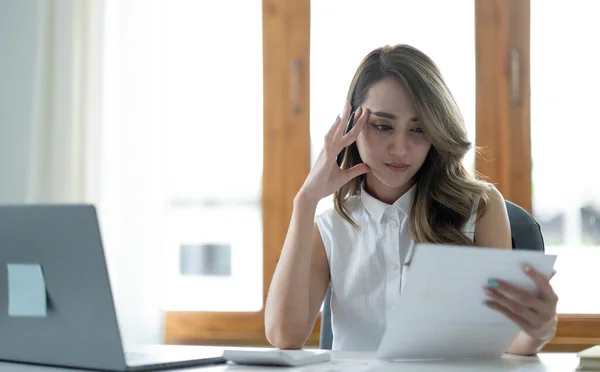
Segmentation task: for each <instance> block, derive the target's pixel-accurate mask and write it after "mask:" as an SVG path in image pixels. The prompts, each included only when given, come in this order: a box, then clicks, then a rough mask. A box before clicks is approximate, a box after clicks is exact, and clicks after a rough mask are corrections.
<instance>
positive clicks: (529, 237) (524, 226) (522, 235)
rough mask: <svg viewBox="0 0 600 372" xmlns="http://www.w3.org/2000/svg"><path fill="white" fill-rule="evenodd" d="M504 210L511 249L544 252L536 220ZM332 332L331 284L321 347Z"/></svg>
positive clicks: (513, 209) (513, 208)
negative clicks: (509, 232)
mask: <svg viewBox="0 0 600 372" xmlns="http://www.w3.org/2000/svg"><path fill="white" fill-rule="evenodd" d="M506 210H507V212H508V220H509V222H510V230H511V235H512V247H513V249H525V250H532V251H542V252H545V247H544V237H543V236H542V230H541V228H540V225H539V224H538V223H537V221H536V220H535V219H534V218H533V217H532V216H531V215H530V214H529V213H528V212H527V211H526V210H525V209H523V208H521V207H519V206H518V205H516V204H515V203H512V202H510V201H508V200H507V201H506ZM332 345H333V332H332V330H331V286H329V288H327V293H326V294H325V301H324V302H323V312H322V313H321V334H320V345H319V347H320V348H321V349H327V350H331V346H332Z"/></svg>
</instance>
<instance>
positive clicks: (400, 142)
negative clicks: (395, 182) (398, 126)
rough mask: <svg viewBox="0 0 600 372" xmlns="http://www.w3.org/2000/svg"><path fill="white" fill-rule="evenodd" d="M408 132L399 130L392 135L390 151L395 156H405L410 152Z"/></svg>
mask: <svg viewBox="0 0 600 372" xmlns="http://www.w3.org/2000/svg"><path fill="white" fill-rule="evenodd" d="M408 142H409V141H408V134H407V133H404V131H398V132H396V133H394V135H393V136H390V143H389V145H388V152H389V153H390V155H392V156H393V157H394V158H403V157H405V156H406V155H407V154H408V147H409V144H408Z"/></svg>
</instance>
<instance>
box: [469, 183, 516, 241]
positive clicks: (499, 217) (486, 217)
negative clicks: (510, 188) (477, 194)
mask: <svg viewBox="0 0 600 372" xmlns="http://www.w3.org/2000/svg"><path fill="white" fill-rule="evenodd" d="M480 213H482V214H481V215H479V216H478V218H477V222H476V224H475V244H476V245H477V246H480V247H493V248H508V249H510V248H512V240H511V232H510V222H509V220H508V212H507V211H506V204H505V201H504V196H503V195H502V193H501V192H500V191H499V190H498V189H496V188H495V187H492V186H491V187H490V190H489V191H488V201H487V207H486V209H485V211H484V212H480Z"/></svg>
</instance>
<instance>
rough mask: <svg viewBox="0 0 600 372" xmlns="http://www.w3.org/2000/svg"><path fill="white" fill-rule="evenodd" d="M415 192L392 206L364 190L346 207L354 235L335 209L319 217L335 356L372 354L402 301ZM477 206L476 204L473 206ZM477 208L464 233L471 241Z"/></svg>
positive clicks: (410, 191)
mask: <svg viewBox="0 0 600 372" xmlns="http://www.w3.org/2000/svg"><path fill="white" fill-rule="evenodd" d="M414 188H415V187H414V186H413V188H411V189H410V190H409V191H408V192H407V193H405V194H404V195H403V196H402V197H401V198H400V199H398V200H397V201H396V202H395V203H394V204H391V205H389V204H386V203H383V202H381V201H379V200H377V199H375V198H374V197H373V196H371V195H369V194H368V193H367V192H366V191H365V190H364V187H363V189H362V190H361V193H360V194H359V195H356V196H354V197H352V198H350V199H349V200H348V201H347V205H348V209H349V212H350V215H351V216H352V218H353V219H354V221H355V222H356V223H357V224H358V226H360V230H356V229H355V228H354V227H353V226H352V225H350V224H349V223H348V222H347V221H346V220H344V219H343V218H342V217H341V216H340V215H339V214H338V213H337V212H336V211H335V210H334V209H333V208H331V209H329V210H327V211H325V212H323V213H321V214H319V215H318V216H316V219H315V221H316V223H317V227H318V228H319V231H320V233H321V237H322V239H323V244H324V245H325V251H326V253H327V260H328V261H329V269H330V275H331V288H332V297H331V314H332V318H331V322H332V330H333V350H353V351H374V350H376V349H377V347H378V346H379V343H380V341H381V338H382V337H383V333H384V331H385V325H386V319H387V315H388V312H389V311H392V310H394V308H393V304H394V303H396V300H397V298H398V297H399V295H400V289H401V279H402V266H403V263H404V260H405V258H406V255H407V253H408V251H409V249H410V248H411V246H412V245H414V241H413V240H412V238H411V235H410V231H409V229H408V218H407V216H408V214H409V213H410V206H411V203H412V197H413V193H414ZM475 204H478V203H475ZM476 215H477V205H475V206H474V208H473V212H472V215H471V218H470V219H469V221H467V223H466V224H465V226H464V228H463V232H464V233H465V234H466V235H467V236H468V237H469V238H470V239H473V237H474V232H475V218H476Z"/></svg>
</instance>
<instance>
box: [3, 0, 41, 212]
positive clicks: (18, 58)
mask: <svg viewBox="0 0 600 372" xmlns="http://www.w3.org/2000/svg"><path fill="white" fill-rule="evenodd" d="M45 6H46V5H45V1H44V0H18V1H16V0H0V56H2V57H1V58H0V203H18V202H24V201H25V200H26V197H27V180H28V174H27V172H28V169H29V166H28V165H29V160H30V153H31V151H30V150H31V143H32V138H31V128H32V123H33V120H34V117H33V115H34V107H33V104H34V99H33V97H34V92H35V89H34V88H35V79H36V68H37V66H36V61H38V56H37V53H38V51H39V50H40V48H39V47H38V45H39V43H40V42H41V40H40V35H41V30H42V27H43V22H44V14H45Z"/></svg>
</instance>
